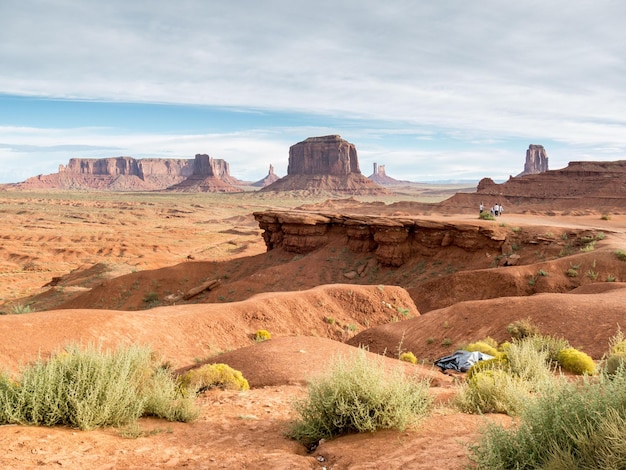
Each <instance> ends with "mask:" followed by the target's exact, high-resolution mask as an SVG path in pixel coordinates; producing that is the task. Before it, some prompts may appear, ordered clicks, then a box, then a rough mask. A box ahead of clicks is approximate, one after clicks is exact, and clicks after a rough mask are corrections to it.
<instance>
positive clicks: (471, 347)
mask: <svg viewBox="0 0 626 470" xmlns="http://www.w3.org/2000/svg"><path fill="white" fill-rule="evenodd" d="M465 349H466V350H467V351H470V352H474V351H479V352H481V353H485V354H489V355H490V356H493V357H497V356H498V355H499V353H498V350H497V349H496V348H494V347H493V346H491V345H490V344H487V343H486V342H484V341H476V342H475V343H470V344H468V345H467V347H466V348H465Z"/></svg>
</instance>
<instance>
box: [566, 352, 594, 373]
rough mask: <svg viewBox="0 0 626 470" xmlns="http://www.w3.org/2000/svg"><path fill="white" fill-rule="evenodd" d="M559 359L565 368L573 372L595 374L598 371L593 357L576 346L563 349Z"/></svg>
mask: <svg viewBox="0 0 626 470" xmlns="http://www.w3.org/2000/svg"><path fill="white" fill-rule="evenodd" d="M557 361H558V363H559V364H560V366H561V367H562V368H563V369H564V370H566V371H568V372H571V373H573V374H578V375H583V374H593V373H594V372H595V371H596V364H595V362H593V359H591V357H589V356H588V355H587V354H585V353H584V352H582V351H579V350H578V349H575V348H566V349H563V350H561V351H560V352H559V354H558V356H557Z"/></svg>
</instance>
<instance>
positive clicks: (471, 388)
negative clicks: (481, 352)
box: [453, 361, 530, 415]
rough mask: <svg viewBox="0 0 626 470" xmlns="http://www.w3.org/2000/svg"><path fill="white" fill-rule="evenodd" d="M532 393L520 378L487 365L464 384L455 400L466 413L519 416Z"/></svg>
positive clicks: (457, 405) (458, 406) (456, 404)
mask: <svg viewBox="0 0 626 470" xmlns="http://www.w3.org/2000/svg"><path fill="white" fill-rule="evenodd" d="M481 362H483V361H481ZM479 364H480V363H479ZM529 393H530V390H529V387H528V384H527V383H525V382H524V381H523V380H521V379H520V378H518V377H514V376H513V375H511V374H509V373H508V372H507V371H505V370H502V369H497V368H494V369H488V368H484V369H482V370H481V371H480V372H474V373H473V374H472V377H471V378H469V379H468V380H467V381H466V382H465V383H464V384H463V385H461V388H460V389H459V392H458V393H457V395H456V396H455V398H454V401H453V403H454V405H455V406H456V407H457V408H459V409H460V410H461V411H463V412H464V413H505V414H508V415H516V414H518V413H519V412H520V411H521V409H522V406H523V405H524V402H525V401H526V400H527V399H528V396H529Z"/></svg>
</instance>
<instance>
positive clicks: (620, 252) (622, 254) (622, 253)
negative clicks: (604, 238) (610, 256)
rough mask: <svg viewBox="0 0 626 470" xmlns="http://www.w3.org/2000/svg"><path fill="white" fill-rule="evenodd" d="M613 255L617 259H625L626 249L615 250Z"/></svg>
mask: <svg viewBox="0 0 626 470" xmlns="http://www.w3.org/2000/svg"><path fill="white" fill-rule="evenodd" d="M615 256H617V259H618V260H620V261H626V251H624V250H617V251H616V252H615Z"/></svg>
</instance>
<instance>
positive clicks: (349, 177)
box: [261, 135, 387, 194]
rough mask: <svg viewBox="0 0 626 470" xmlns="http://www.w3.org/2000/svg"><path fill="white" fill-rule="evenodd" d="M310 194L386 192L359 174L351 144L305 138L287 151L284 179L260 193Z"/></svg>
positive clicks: (334, 138) (332, 138) (336, 139)
mask: <svg viewBox="0 0 626 470" xmlns="http://www.w3.org/2000/svg"><path fill="white" fill-rule="evenodd" d="M298 190H301V191H310V192H325V191H327V192H336V193H348V194H385V193H386V192H387V190H386V189H385V188H383V187H382V186H379V185H377V184H376V183H374V182H373V181H372V180H370V179H368V178H366V177H365V176H363V175H362V174H361V170H360V169H359V160H358V157H357V152H356V147H355V146H354V144H351V143H350V142H348V141H346V140H344V139H342V138H341V137H340V136H338V135H327V136H323V137H309V138H308V139H306V140H304V141H303V142H299V143H297V144H295V145H292V146H291V147H290V148H289V166H288V167H287V176H284V177H282V178H280V179H278V180H277V181H275V182H274V183H272V184H270V185H268V186H266V187H264V188H262V189H261V191H298Z"/></svg>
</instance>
